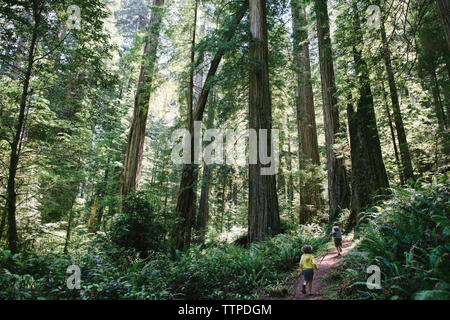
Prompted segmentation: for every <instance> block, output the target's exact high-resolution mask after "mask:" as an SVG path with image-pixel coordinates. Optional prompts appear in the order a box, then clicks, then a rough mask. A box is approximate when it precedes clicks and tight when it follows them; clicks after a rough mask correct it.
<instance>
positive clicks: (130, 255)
mask: <svg viewBox="0 0 450 320" xmlns="http://www.w3.org/2000/svg"><path fill="white" fill-rule="evenodd" d="M139 201H142V199H141V200H138V201H136V200H135V201H134V203H136V202H139ZM99 241H100V242H99ZM306 243H308V244H311V245H312V246H313V247H314V249H315V251H314V254H319V253H320V250H321V249H322V248H324V247H325V244H326V243H327V240H326V239H325V238H321V237H313V236H308V235H306V234H304V233H302V232H297V233H291V234H281V235H278V236H277V237H274V238H272V239H269V240H267V241H264V242H260V243H255V244H252V245H250V246H249V248H246V249H244V248H241V247H237V246H235V245H228V244H226V245H222V246H212V247H208V248H203V249H202V248H201V246H199V247H196V248H192V249H190V250H189V251H186V252H178V251H177V252H176V253H175V255H174V256H173V257H171V258H170V257H168V256H166V255H162V254H153V255H152V256H151V257H147V258H146V259H141V258H139V257H138V255H137V253H136V251H134V250H131V249H123V248H120V247H117V246H115V245H112V244H111V243H109V242H108V241H107V239H106V238H103V239H102V238H100V240H96V242H93V243H89V244H88V245H87V246H89V247H90V248H95V249H91V250H89V251H88V252H86V253H84V254H79V255H74V256H72V257H68V256H65V255H61V254H55V253H48V254H37V253H29V252H28V253H21V254H17V255H14V256H12V255H11V254H10V253H9V252H8V251H4V252H2V254H1V256H0V270H1V271H0V273H1V274H0V299H119V298H120V299H251V298H255V297H257V296H258V294H259V293H260V290H261V288H272V287H274V286H275V285H277V284H279V283H281V282H284V281H285V279H286V274H287V273H286V272H287V271H289V270H291V269H292V268H294V267H295V266H296V265H297V264H298V261H299V260H300V257H301V254H302V253H301V250H300V248H301V247H302V245H304V244H306ZM69 265H78V266H79V267H80V269H81V289H80V290H69V289H67V286H66V280H67V277H68V275H67V274H66V270H67V267H68V266H69Z"/></svg>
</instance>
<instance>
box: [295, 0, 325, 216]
mask: <svg viewBox="0 0 450 320" xmlns="http://www.w3.org/2000/svg"><path fill="white" fill-rule="evenodd" d="M291 13H292V23H293V33H292V37H293V43H294V59H295V61H294V66H295V69H296V70H295V71H296V73H297V92H296V109H297V128H298V142H299V146H298V150H299V169H300V170H308V167H311V166H312V165H320V160H319V145H318V142H317V128H316V114H315V110H314V95H313V89H312V83H311V65H310V56H309V40H308V31H307V30H306V28H307V20H306V12H305V8H304V7H303V6H302V5H301V0H291ZM300 179H301V180H302V178H300ZM319 205H320V182H319V181H310V180H307V181H300V223H305V222H306V221H307V219H308V218H309V217H310V216H311V209H312V208H311V206H312V207H313V208H314V209H315V210H317V208H318V207H319ZM309 208H310V210H308V209H309Z"/></svg>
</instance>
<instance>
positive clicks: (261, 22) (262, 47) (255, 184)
mask: <svg viewBox="0 0 450 320" xmlns="http://www.w3.org/2000/svg"><path fill="white" fill-rule="evenodd" d="M250 32H251V40H250V41H251V42H250V50H249V56H250V61H252V62H253V63H252V66H251V70H250V79H249V87H250V90H249V128H251V129H255V130H256V131H257V132H259V130H260V129H267V131H268V133H267V140H266V141H260V139H259V135H258V146H257V150H258V154H259V148H260V144H261V143H267V150H268V154H271V153H272V148H271V145H272V135H271V129H272V106H271V97H270V88H269V52H268V51H269V50H268V37H267V22H266V1H265V0H250ZM253 147H255V146H253ZM261 169H262V164H261V163H260V161H259V158H258V163H257V164H249V194H248V240H249V242H254V241H260V240H263V239H265V238H266V237H267V236H271V235H276V234H278V233H279V232H280V216H279V212H278V198H277V193H276V180H275V175H261Z"/></svg>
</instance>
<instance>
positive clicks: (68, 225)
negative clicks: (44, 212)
mask: <svg viewBox="0 0 450 320" xmlns="http://www.w3.org/2000/svg"><path fill="white" fill-rule="evenodd" d="M75 199H76V197H75V198H73V199H72V202H71V205H70V210H69V218H68V221H67V230H66V242H65V244H64V254H68V253H69V244H70V233H71V231H72V221H73V205H74V204H75Z"/></svg>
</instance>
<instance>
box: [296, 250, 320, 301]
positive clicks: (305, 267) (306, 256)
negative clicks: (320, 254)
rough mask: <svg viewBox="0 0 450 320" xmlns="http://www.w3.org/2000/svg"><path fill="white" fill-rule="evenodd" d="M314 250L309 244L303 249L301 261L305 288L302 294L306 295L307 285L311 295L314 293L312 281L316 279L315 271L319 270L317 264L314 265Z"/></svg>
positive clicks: (303, 287)
mask: <svg viewBox="0 0 450 320" xmlns="http://www.w3.org/2000/svg"><path fill="white" fill-rule="evenodd" d="M312 251H313V248H312V247H311V246H310V245H309V244H308V245H304V246H303V247H302V252H303V254H302V257H301V259H300V269H299V270H300V272H303V280H304V281H303V286H302V292H303V294H306V285H308V292H309V295H311V291H312V281H313V278H314V269H316V270H318V268H317V266H316V264H315V263H314V257H313V255H312V254H311V253H312Z"/></svg>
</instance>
